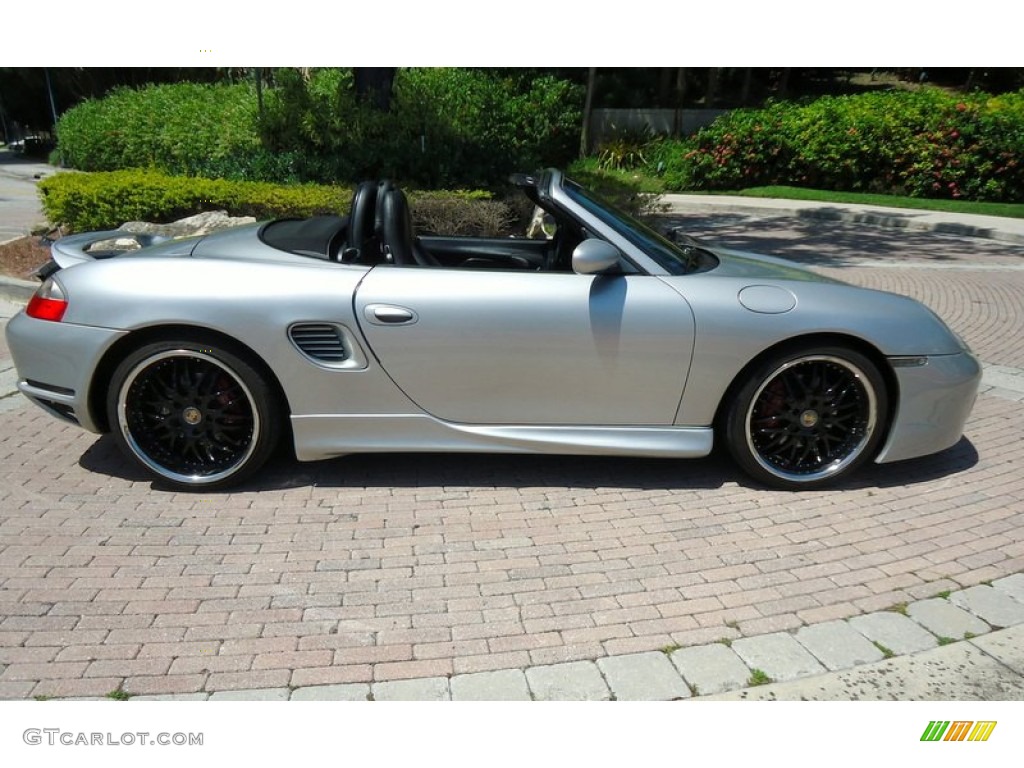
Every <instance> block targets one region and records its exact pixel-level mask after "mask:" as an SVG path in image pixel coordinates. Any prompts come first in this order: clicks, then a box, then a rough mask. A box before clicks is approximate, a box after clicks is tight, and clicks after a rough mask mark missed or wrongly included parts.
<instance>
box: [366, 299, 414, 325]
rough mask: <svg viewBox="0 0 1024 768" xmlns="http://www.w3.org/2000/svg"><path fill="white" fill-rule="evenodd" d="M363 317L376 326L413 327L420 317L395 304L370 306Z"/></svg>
mask: <svg viewBox="0 0 1024 768" xmlns="http://www.w3.org/2000/svg"><path fill="white" fill-rule="evenodd" d="M363 317H365V318H366V319H367V320H369V321H370V322H371V323H373V324H374V325H412V324H413V323H415V322H416V321H417V320H419V317H418V316H417V314H416V313H415V312H413V311H412V310H411V309H406V308H405V307H398V306H395V305H393V304H369V305H367V307H366V309H364V310H363Z"/></svg>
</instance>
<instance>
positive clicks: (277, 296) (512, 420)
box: [7, 170, 980, 490]
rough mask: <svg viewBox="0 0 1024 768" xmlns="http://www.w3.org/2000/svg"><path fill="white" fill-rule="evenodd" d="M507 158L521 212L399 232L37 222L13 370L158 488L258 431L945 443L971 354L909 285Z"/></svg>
mask: <svg viewBox="0 0 1024 768" xmlns="http://www.w3.org/2000/svg"><path fill="white" fill-rule="evenodd" d="M513 181H514V182H515V184H516V185H517V186H518V187H519V189H520V190H521V192H522V193H523V194H525V195H526V196H527V197H528V198H529V200H530V201H531V202H532V203H533V204H534V205H535V206H538V207H539V208H540V209H541V210H542V211H543V212H544V213H545V214H546V215H547V216H548V217H549V220H550V221H551V222H553V224H554V227H553V236H551V235H550V233H549V234H548V236H543V237H541V238H537V239H534V238H527V237H505V238H496V237H492V238H481V237H448V236H440V235H427V234H424V235H423V236H418V235H417V233H416V232H415V231H414V227H413V223H412V222H413V219H412V217H411V215H410V210H409V203H408V199H407V197H406V195H405V194H404V192H403V191H402V190H401V189H400V188H398V187H396V186H394V185H392V184H390V183H388V182H375V181H374V182H365V183H363V184H361V185H359V186H358V188H357V189H356V191H355V194H354V196H353V199H352V204H351V208H350V210H349V211H348V212H347V214H346V215H331V216H316V217H313V218H309V219H303V220H274V221H269V222H263V223H259V224H255V225H251V226H244V227H239V228H236V229H232V230H227V231H223V232H219V233H216V234H211V235H207V236H204V237H194V238H187V239H182V240H163V239H161V238H157V237H153V236H136V239H137V240H138V241H139V245H141V246H142V247H139V248H136V249H135V250H130V251H126V252H117V251H111V250H106V249H105V248H104V247H103V246H102V243H103V242H104V241H109V240H111V239H112V238H115V237H124V233H121V232H116V233H112V232H98V233H86V234H79V235H71V236H67V237H64V238H62V239H60V240H58V241H56V242H55V243H54V245H53V248H52V253H53V262H52V263H51V265H50V266H49V267H48V268H47V269H46V270H45V271H44V273H43V277H45V280H44V282H43V283H42V285H41V286H40V288H39V290H38V291H37V292H36V294H35V296H34V297H33V298H32V299H31V300H30V302H29V303H28V306H27V307H26V308H25V310H24V311H23V312H21V313H20V314H18V315H17V316H16V317H15V318H13V319H12V320H11V322H10V323H9V324H8V328H7V336H8V342H9V346H10V349H11V353H12V356H13V358H14V362H15V365H16V368H17V370H18V375H19V382H18V387H19V389H20V390H21V392H22V393H24V394H25V395H26V396H27V397H28V398H29V399H31V400H32V401H33V402H35V403H36V404H38V405H40V406H42V407H43V408H45V409H46V410H47V411H49V412H50V413H52V414H53V415H54V416H57V417H59V418H62V419H65V420H69V421H71V422H74V423H76V424H78V425H80V426H81V427H83V428H85V429H87V430H90V431H93V432H112V433H113V435H114V438H115V439H116V441H117V443H118V444H119V445H120V447H121V448H122V449H123V450H124V452H125V453H126V454H127V455H128V456H129V457H130V458H131V459H132V460H133V461H135V462H137V463H138V464H139V465H140V466H141V467H143V468H145V469H146V470H147V471H148V472H150V473H151V474H152V475H153V476H154V477H155V478H157V479H158V480H159V481H161V482H162V484H164V485H165V486H171V487H176V488H183V489H203V490H212V489H217V488H222V487H226V486H229V485H232V484H235V483H238V482H240V481H242V480H243V479H244V478H245V477H247V476H249V475H251V474H252V473H253V472H254V471H255V470H256V469H257V468H259V467H260V466H261V465H263V464H264V463H265V462H266V461H267V460H268V458H269V457H270V456H271V454H272V453H273V451H274V449H275V447H276V446H278V445H279V444H283V445H290V446H291V447H292V448H293V449H294V452H295V455H296V457H297V458H298V459H299V460H301V461H312V460H318V459H324V458H329V457H335V456H341V455H344V454H350V453H358V452H417V451H419V452H423V451H431V452H465V451H481V452H529V453H549V454H599V455H612V454H616V455H634V456H650V457H680V458H682V457H699V456H705V455H707V454H708V453H709V452H710V451H711V450H712V447H713V446H714V445H715V444H716V441H717V442H719V443H721V444H724V445H725V446H726V448H727V449H728V451H729V453H731V455H732V456H733V457H734V459H735V461H736V463H737V464H738V465H739V467H741V468H742V469H743V470H745V472H746V473H748V474H749V475H750V476H752V477H753V478H754V479H755V480H756V481H759V482H761V483H764V484H768V485H773V486H776V487H781V488H785V489H806V488H818V487H821V486H823V485H826V484H829V483H835V482H836V481H839V480H840V479H842V478H845V477H847V476H848V475H849V473H851V472H853V471H854V470H855V469H856V468H857V467H858V466H860V465H862V464H863V463H864V462H868V461H875V462H894V461H899V460H902V459H908V458H912V457H917V456H922V455H926V454H930V453H934V452H936V451H941V450H943V449H946V448H948V447H950V446H952V445H953V444H954V443H956V442H957V441H958V440H959V439H960V437H961V434H962V431H963V428H964V423H965V421H966V419H967V416H968V414H969V412H970V410H971V407H972V405H973V402H974V398H975V395H976V392H977V388H978V384H979V380H980V367H979V364H978V361H977V360H976V359H975V357H974V356H973V355H972V354H971V352H970V350H969V349H968V348H967V346H966V345H965V344H964V342H963V341H962V340H961V339H960V338H959V337H958V336H957V335H956V334H955V333H953V332H952V331H951V330H950V329H949V328H948V327H947V326H946V325H945V324H944V323H943V322H942V321H941V320H940V319H939V318H938V317H937V316H936V315H935V314H934V313H933V312H932V311H930V310H929V309H927V308H926V307H924V306H923V305H922V304H920V303H918V302H916V301H914V300H912V299H910V298H907V297H904V296H899V295H895V294H889V293H883V292H878V291H873V290H866V289H863V288H858V287H854V286H851V285H847V284H845V283H841V282H838V281H835V280H831V279H827V278H825V277H822V276H820V275H817V274H815V273H813V272H810V271H808V270H805V269H802V268H800V267H798V266H797V265H795V264H792V263H790V262H786V261H782V260H779V259H773V258H770V257H764V256H756V255H752V254H746V253H738V252H730V251H726V250H721V249H717V248H713V247H709V246H706V245H704V244H702V243H700V242H698V241H696V240H691V239H689V238H687V237H686V236H685V235H683V236H680V237H666V236H664V235H663V234H661V233H659V232H657V231H655V230H654V229H652V228H651V227H649V226H647V225H645V224H643V223H641V222H639V221H637V220H634V219H633V218H631V217H630V216H628V215H626V214H624V213H622V212H620V211H618V210H616V209H615V208H614V207H612V206H610V205H608V204H606V203H604V202H603V201H602V200H601V199H599V197H598V196H596V195H594V194H592V193H591V192H588V191H587V190H586V189H585V188H583V187H581V186H580V185H578V184H577V183H575V182H573V181H572V180H570V179H569V178H567V177H566V176H565V175H563V174H562V173H561V172H559V171H556V170H549V171H545V172H543V173H539V174H535V175H518V176H516V177H514V178H513Z"/></svg>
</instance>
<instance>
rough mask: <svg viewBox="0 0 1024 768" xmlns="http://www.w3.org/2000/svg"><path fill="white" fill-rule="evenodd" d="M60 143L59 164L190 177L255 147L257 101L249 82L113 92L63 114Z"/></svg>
mask: <svg viewBox="0 0 1024 768" xmlns="http://www.w3.org/2000/svg"><path fill="white" fill-rule="evenodd" d="M57 141H58V145H59V147H60V153H61V158H62V160H63V161H64V163H65V164H66V165H68V166H69V167H71V168H77V169H79V170H83V171H113V170H120V169H124V168H160V169H162V170H164V171H167V172H171V173H191V172H193V171H194V169H197V168H201V167H203V166H204V165H205V164H208V163H210V162H217V161H220V160H222V159H224V158H227V157H231V156H237V155H239V154H243V153H249V152H254V151H255V150H257V148H258V147H259V138H258V136H257V133H256V98H255V94H254V92H253V89H252V87H251V86H248V85H201V84H198V83H177V84H173V85H151V86H148V87H145V88H140V89H138V90H135V89H131V88H118V89H116V90H114V91H111V92H110V93H109V94H107V95H106V96H105V97H103V98H102V99H91V100H88V101H85V102H82V103H81V104H79V105H77V106H75V107H72V108H71V109H69V110H68V111H67V112H65V113H64V114H63V115H62V116H61V118H60V120H59V121H58V123H57Z"/></svg>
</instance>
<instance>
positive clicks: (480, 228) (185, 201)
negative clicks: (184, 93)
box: [38, 170, 513, 236]
mask: <svg viewBox="0 0 1024 768" xmlns="http://www.w3.org/2000/svg"><path fill="white" fill-rule="evenodd" d="M38 188H39V194H40V197H41V198H42V203H43V210H44V211H45V212H46V215H47V217H48V218H49V220H50V221H52V222H55V223H60V224H62V225H64V226H65V227H66V228H67V229H68V230H70V231H75V232H81V231H88V230H102V229H113V228H116V227H119V226H120V225H121V224H123V223H124V222H126V221H155V222H168V221H174V220H176V219H179V218H183V217H185V216H191V215H193V214H196V213H200V212H202V211H212V210H226V211H227V212H228V213H229V214H231V215H233V216H254V217H256V218H257V219H270V218H277V217H289V216H291V217H305V216H314V215H316V214H322V213H334V214H341V215H345V214H347V213H348V210H349V204H350V202H351V197H352V190H351V189H350V188H348V187H338V186H328V185H318V184H293V185H286V186H285V185H278V184H269V183H266V182H252V181H227V180H225V179H204V178H197V177H191V176H169V175H167V174H163V173H160V172H159V171H147V170H127V171H111V172H100V173H58V174H55V175H53V176H49V177H47V178H45V179H43V180H42V181H40V182H39V185H38ZM409 199H410V207H411V208H412V211H413V216H414V217H415V220H416V224H417V226H418V227H420V228H421V229H423V230H424V231H431V232H434V233H437V234H444V235H482V236H488V235H503V234H507V233H508V227H509V225H510V223H511V220H512V218H513V216H512V213H511V210H510V208H509V206H508V205H507V204H505V203H503V202H501V201H498V200H492V199H491V195H490V193H488V192H483V191H480V190H456V191H453V192H419V191H413V192H411V193H410V195H409Z"/></svg>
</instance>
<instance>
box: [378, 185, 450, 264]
mask: <svg viewBox="0 0 1024 768" xmlns="http://www.w3.org/2000/svg"><path fill="white" fill-rule="evenodd" d="M378 194H381V193H380V192H378ZM377 202H378V207H379V210H380V212H381V215H380V221H381V242H382V244H383V246H384V254H385V259H386V260H387V261H389V262H391V263H393V264H397V265H400V266H402V265H404V266H420V267H436V266H440V262H439V261H438V260H437V259H435V258H434V257H433V256H431V255H430V253H429V252H427V250H426V249H424V248H423V246H422V245H421V244H420V242H419V240H418V238H417V237H416V233H415V231H414V229H413V225H412V213H411V212H410V211H409V202H408V200H406V197H405V193H404V192H402V190H400V189H395V188H390V189H387V190H385V191H384V192H383V197H382V198H380V199H378V201H377Z"/></svg>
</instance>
